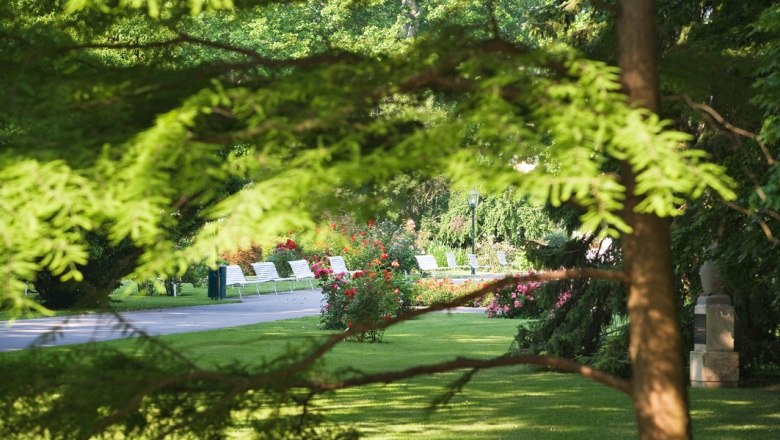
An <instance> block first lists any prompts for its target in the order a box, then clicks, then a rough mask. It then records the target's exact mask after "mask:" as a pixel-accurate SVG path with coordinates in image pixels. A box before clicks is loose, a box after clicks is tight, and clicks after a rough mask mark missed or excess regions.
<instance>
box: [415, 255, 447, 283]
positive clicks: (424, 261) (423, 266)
mask: <svg viewBox="0 0 780 440" xmlns="http://www.w3.org/2000/svg"><path fill="white" fill-rule="evenodd" d="M414 258H415V259H416V260H417V266H419V268H420V270H421V271H422V272H424V273H430V274H431V276H432V277H433V278H436V272H437V271H441V270H446V269H442V268H441V267H439V264H438V263H436V259H435V258H433V255H415V256H414Z"/></svg>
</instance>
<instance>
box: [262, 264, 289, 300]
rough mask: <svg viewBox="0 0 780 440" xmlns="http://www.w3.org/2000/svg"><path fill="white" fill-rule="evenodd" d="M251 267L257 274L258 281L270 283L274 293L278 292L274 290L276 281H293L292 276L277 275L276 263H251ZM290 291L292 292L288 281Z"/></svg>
mask: <svg viewBox="0 0 780 440" xmlns="http://www.w3.org/2000/svg"><path fill="white" fill-rule="evenodd" d="M252 269H253V270H254V271H255V274H256V275H257V282H258V283H269V282H270V283H272V285H273V287H274V293H276V294H278V293H279V292H278V291H277V290H276V282H277V281H295V278H294V277H287V278H282V277H280V276H279V272H278V271H277V270H276V265H275V264H274V263H271V262H270V261H268V262H264V263H252ZM290 292H292V283H290Z"/></svg>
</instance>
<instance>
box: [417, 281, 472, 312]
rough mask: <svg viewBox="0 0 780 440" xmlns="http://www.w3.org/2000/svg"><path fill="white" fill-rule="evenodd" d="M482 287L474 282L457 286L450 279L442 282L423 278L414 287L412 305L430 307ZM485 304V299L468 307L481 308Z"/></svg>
mask: <svg viewBox="0 0 780 440" xmlns="http://www.w3.org/2000/svg"><path fill="white" fill-rule="evenodd" d="M480 287H482V285H480V284H477V283H474V282H472V281H466V282H464V283H460V284H455V283H453V282H452V281H451V280H450V279H448V278H445V279H442V280H437V279H432V278H421V279H419V280H417V281H416V282H415V283H414V286H413V287H412V303H413V304H414V305H417V306H430V305H431V304H439V303H444V302H449V301H452V300H454V299H456V298H459V297H461V296H464V295H467V294H469V293H471V292H473V291H474V290H476V289H478V288H480ZM483 302H484V298H480V299H476V300H475V301H473V302H472V303H471V304H466V306H474V307H479V306H481V305H482V304H483Z"/></svg>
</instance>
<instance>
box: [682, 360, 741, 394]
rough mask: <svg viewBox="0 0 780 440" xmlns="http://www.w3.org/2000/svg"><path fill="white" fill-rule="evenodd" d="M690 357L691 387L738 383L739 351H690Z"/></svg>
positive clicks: (712, 386) (717, 386)
mask: <svg viewBox="0 0 780 440" xmlns="http://www.w3.org/2000/svg"><path fill="white" fill-rule="evenodd" d="M690 359H691V386H693V387H697V388H720V387H735V386H737V384H738V383H739V353H736V352H733V351H732V352H717V351H714V352H713V351H692V352H691V358H690Z"/></svg>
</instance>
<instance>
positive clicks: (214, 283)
mask: <svg viewBox="0 0 780 440" xmlns="http://www.w3.org/2000/svg"><path fill="white" fill-rule="evenodd" d="M226 276H227V267H225V266H219V267H218V268H217V270H209V279H208V295H209V298H211V299H214V300H217V299H225V295H226V294H227V286H226V285H225V277H226Z"/></svg>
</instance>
